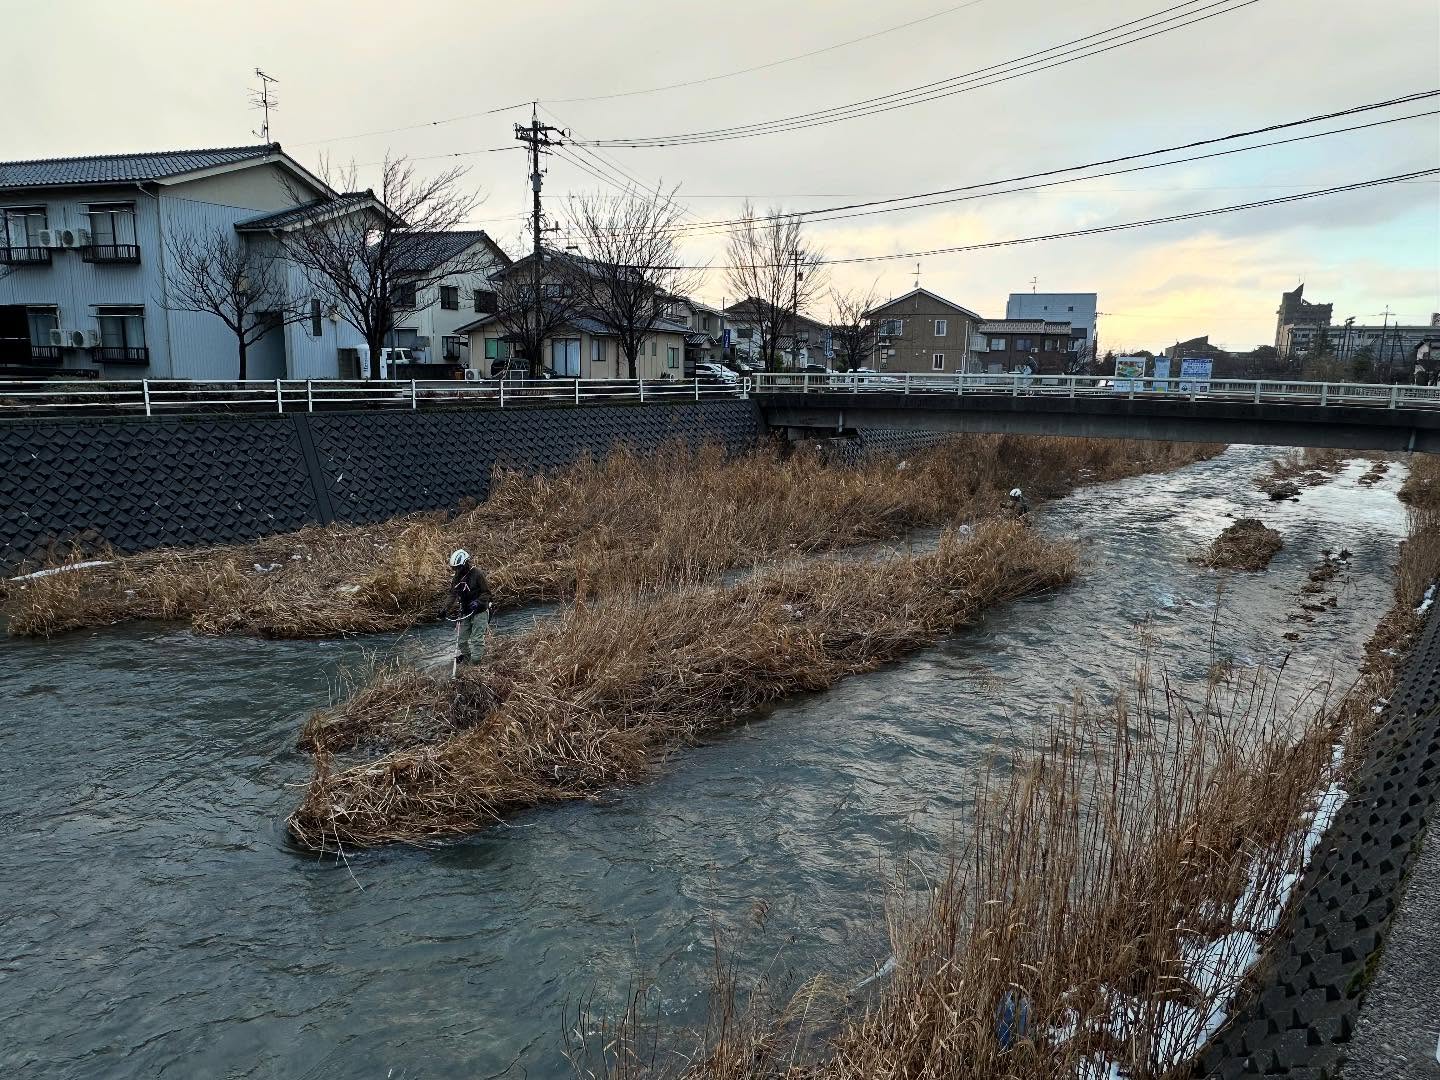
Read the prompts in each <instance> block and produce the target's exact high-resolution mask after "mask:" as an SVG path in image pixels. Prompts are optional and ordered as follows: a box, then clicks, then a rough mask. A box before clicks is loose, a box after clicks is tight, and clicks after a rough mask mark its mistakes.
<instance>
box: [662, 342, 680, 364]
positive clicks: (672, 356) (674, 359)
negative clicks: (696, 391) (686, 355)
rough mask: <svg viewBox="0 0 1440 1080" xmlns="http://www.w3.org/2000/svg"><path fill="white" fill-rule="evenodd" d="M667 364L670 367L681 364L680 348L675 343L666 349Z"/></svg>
mask: <svg viewBox="0 0 1440 1080" xmlns="http://www.w3.org/2000/svg"><path fill="white" fill-rule="evenodd" d="M665 366H666V367H668V368H678V367H679V366H680V350H679V349H677V348H676V347H675V346H674V345H671V346H670V347H669V348H668V349H666V350H665Z"/></svg>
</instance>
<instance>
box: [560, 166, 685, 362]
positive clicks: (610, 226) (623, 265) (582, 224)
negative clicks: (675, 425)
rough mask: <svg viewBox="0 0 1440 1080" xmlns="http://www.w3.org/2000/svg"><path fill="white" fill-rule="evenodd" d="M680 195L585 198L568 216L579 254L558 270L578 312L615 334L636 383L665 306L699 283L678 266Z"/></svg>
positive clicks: (657, 193) (657, 192)
mask: <svg viewBox="0 0 1440 1080" xmlns="http://www.w3.org/2000/svg"><path fill="white" fill-rule="evenodd" d="M678 190H679V189H678V188H674V189H671V191H670V192H669V194H666V193H665V192H664V190H663V189H662V188H660V187H656V189H655V192H654V194H653V195H651V194H649V193H645V192H638V191H627V192H626V193H625V194H624V195H622V196H620V197H619V198H618V199H612V198H609V197H607V196H604V195H582V196H580V197H578V198H577V199H575V200H574V202H573V203H572V204H571V207H570V210H569V212H568V215H567V219H568V221H567V223H568V231H569V232H570V233H571V234H572V235H573V236H575V237H576V239H577V240H578V241H579V247H580V254H579V256H576V257H564V258H562V259H561V260H560V261H559V266H560V267H562V268H563V269H564V270H565V271H566V272H567V273H566V279H567V283H568V284H569V285H570V287H571V292H572V296H573V302H574V305H575V308H576V310H577V311H579V312H580V313H581V314H584V315H586V316H588V317H590V318H591V319H594V320H595V321H596V322H598V323H600V324H601V325H602V326H604V327H605V329H606V330H608V331H609V332H610V333H611V334H612V335H614V337H615V340H616V342H617V343H618V345H619V348H620V352H621V354H622V355H623V356H624V357H625V361H626V364H627V365H628V367H629V371H630V378H632V379H634V378H637V377H638V375H639V367H638V361H639V356H640V346H641V344H642V343H643V342H644V340H645V338H646V336H647V335H649V333H650V328H651V325H652V324H653V323H654V321H655V319H656V317H657V316H658V315H659V314H660V312H661V309H662V308H663V305H664V303H665V301H666V299H667V298H668V297H671V296H677V295H682V294H684V293H685V292H687V291H689V290H690V289H691V288H693V287H694V285H695V283H696V282H697V281H698V280H699V273H698V271H697V270H695V269H694V268H686V267H684V266H682V265H681V257H680V248H679V244H678V243H677V242H676V231H675V230H676V228H677V227H678V226H679V224H680V222H681V219H682V218H683V216H684V209H683V208H682V207H681V206H680V204H679V203H677V202H676V201H675V194H676V192H677V191H678Z"/></svg>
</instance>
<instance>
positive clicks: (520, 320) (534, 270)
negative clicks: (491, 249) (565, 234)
mask: <svg viewBox="0 0 1440 1080" xmlns="http://www.w3.org/2000/svg"><path fill="white" fill-rule="evenodd" d="M541 255H542V261H541V264H540V265H539V266H538V267H537V266H535V265H534V264H533V259H534V256H533V255H532V256H530V259H531V260H532V262H531V263H529V264H527V261H526V260H524V259H522V260H521V261H520V262H517V263H516V264H515V265H514V266H512V267H511V268H510V269H509V270H507V271H506V272H505V274H504V275H503V276H502V277H501V278H500V281H499V282H498V284H497V286H496V289H495V302H496V310H495V321H496V323H497V324H498V325H499V326H500V328H501V329H502V330H503V331H504V332H505V337H506V338H508V339H509V340H510V341H511V342H512V343H513V344H514V345H515V347H516V351H517V352H518V353H519V354H520V355H521V356H523V357H524V358H525V362H526V365H527V367H528V368H529V372H530V376H531V377H532V378H535V377H538V376H539V374H540V371H541V368H542V367H543V366H544V349H545V342H546V341H548V340H549V339H550V338H553V337H555V336H556V335H557V334H559V333H560V331H562V330H564V329H565V328H566V327H567V326H569V325H570V322H571V320H572V319H574V318H575V314H576V311H575V304H574V300H573V298H572V296H571V293H570V288H569V284H568V280H567V279H568V276H569V275H568V274H566V273H561V272H559V271H558V270H557V268H556V266H555V261H556V259H557V256H556V254H555V252H553V251H544V250H543V249H542V252H541Z"/></svg>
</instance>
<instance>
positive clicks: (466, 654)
mask: <svg viewBox="0 0 1440 1080" xmlns="http://www.w3.org/2000/svg"><path fill="white" fill-rule="evenodd" d="M489 625H490V609H489V608H486V609H485V610H484V611H477V612H476V613H475V614H474V615H471V616H470V617H469V618H468V619H461V620H460V622H459V623H458V624H456V628H455V629H456V636H455V646H456V649H455V651H456V653H457V654H458V655H459V656H460V657H461V658H463V659H464V660H466V661H467V662H469V663H471V664H475V663H479V661H480V657H481V656H483V655H484V654H485V629H486V627H488V626H489Z"/></svg>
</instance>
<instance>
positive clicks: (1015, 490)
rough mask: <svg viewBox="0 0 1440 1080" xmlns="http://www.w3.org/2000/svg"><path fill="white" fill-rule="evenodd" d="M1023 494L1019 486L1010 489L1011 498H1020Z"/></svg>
mask: <svg viewBox="0 0 1440 1080" xmlns="http://www.w3.org/2000/svg"><path fill="white" fill-rule="evenodd" d="M1021 494H1022V492H1021V491H1020V489H1019V488H1011V489H1010V498H1012V499H1018V498H1020V496H1021Z"/></svg>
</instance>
